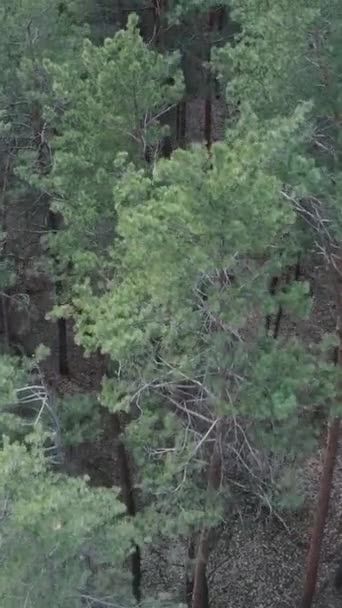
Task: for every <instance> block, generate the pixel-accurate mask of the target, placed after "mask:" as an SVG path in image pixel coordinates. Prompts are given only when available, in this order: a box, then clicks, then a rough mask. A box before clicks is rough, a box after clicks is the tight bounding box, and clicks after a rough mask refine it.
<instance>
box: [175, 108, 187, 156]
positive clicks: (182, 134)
mask: <svg viewBox="0 0 342 608" xmlns="http://www.w3.org/2000/svg"><path fill="white" fill-rule="evenodd" d="M185 138H186V101H185V100H183V101H180V102H179V103H178V104H177V110H176V139H177V145H178V146H179V147H180V148H183V147H184V145H185Z"/></svg>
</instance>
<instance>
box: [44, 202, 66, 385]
mask: <svg viewBox="0 0 342 608" xmlns="http://www.w3.org/2000/svg"><path fill="white" fill-rule="evenodd" d="M47 226H48V230H49V232H51V233H56V232H58V230H59V229H60V218H59V216H58V215H57V214H56V213H54V212H53V211H51V210H49V212H48V216H47ZM56 261H57V260H56ZM55 290H56V299H57V303H60V302H59V300H60V298H61V297H62V295H63V283H62V281H60V280H59V279H57V280H56V282H55ZM57 343H58V371H59V373H60V375H61V376H69V373H70V370H69V357H68V332H67V325H66V320H65V319H64V318H63V317H61V318H60V319H57Z"/></svg>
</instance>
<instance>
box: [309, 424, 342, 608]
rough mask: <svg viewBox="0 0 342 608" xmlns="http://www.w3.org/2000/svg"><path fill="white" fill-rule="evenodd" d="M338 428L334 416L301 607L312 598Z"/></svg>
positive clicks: (329, 491)
mask: <svg viewBox="0 0 342 608" xmlns="http://www.w3.org/2000/svg"><path fill="white" fill-rule="evenodd" d="M339 430H340V418H334V419H333V420H332V421H331V422H330V425H329V431H328V440H327V447H326V453H325V459H324V465H323V471H322V476H321V482H320V488H319V494H318V501H317V507H316V513H315V518H314V523H313V529H312V534H311V540H310V547H309V552H308V558H307V566H306V574H305V584H304V595H303V603H302V608H311V605H312V600H313V597H314V594H315V589H316V583H317V574H318V566H319V557H320V551H321V546H322V540H323V533H324V527H325V522H326V519H327V515H328V510H329V500H330V494H331V486H332V479H333V472H334V466H335V461H336V454H337V448H338V437H339Z"/></svg>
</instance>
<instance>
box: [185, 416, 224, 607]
mask: <svg viewBox="0 0 342 608" xmlns="http://www.w3.org/2000/svg"><path fill="white" fill-rule="evenodd" d="M222 425H223V421H221V422H219V423H218V425H217V429H216V440H215V444H214V447H213V451H212V454H211V458H210V463H209V471H208V490H209V491H210V490H211V491H214V492H217V491H218V490H219V488H220V485H221V477H222V455H221V436H222ZM213 533H214V529H213V528H211V527H208V526H204V527H203V528H202V531H201V534H200V539H199V543H198V549H197V555H196V564H195V572H194V583H193V592H192V608H209V590H208V581H207V565H208V560H209V555H210V545H211V541H212V537H213Z"/></svg>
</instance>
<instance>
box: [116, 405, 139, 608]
mask: <svg viewBox="0 0 342 608" xmlns="http://www.w3.org/2000/svg"><path fill="white" fill-rule="evenodd" d="M111 421H112V428H113V435H114V437H115V438H116V440H117V457H118V464H119V475H120V488H121V495H122V500H123V502H124V504H125V506H126V509H127V514H128V515H129V516H130V517H135V515H136V505H135V500H134V488H133V482H132V475H131V471H130V466H129V458H128V455H127V451H126V448H125V445H124V443H123V441H122V439H121V432H122V431H121V423H120V418H119V416H118V414H111ZM131 572H132V593H133V596H134V598H135V599H136V601H137V603H138V604H139V603H140V602H141V552H140V547H139V546H138V545H135V546H134V550H133V553H132V555H131Z"/></svg>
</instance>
